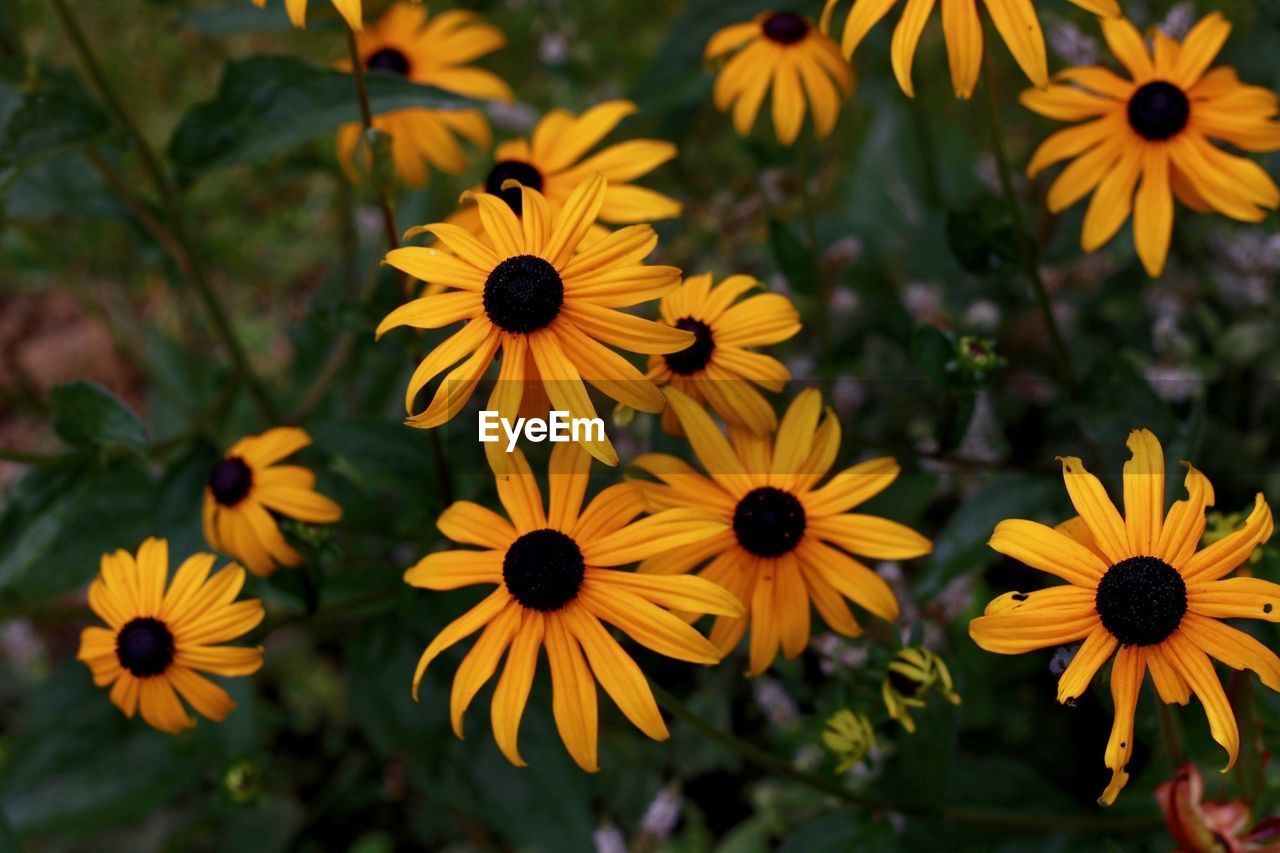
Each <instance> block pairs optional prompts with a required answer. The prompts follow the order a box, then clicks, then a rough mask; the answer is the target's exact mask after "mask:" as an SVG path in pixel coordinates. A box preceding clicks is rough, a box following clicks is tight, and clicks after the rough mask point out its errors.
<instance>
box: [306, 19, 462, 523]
mask: <svg viewBox="0 0 1280 853" xmlns="http://www.w3.org/2000/svg"><path fill="white" fill-rule="evenodd" d="M347 50H348V52H349V53H350V54H351V76H352V77H353V78H355V81H356V98H357V99H358V100H359V101H360V120H361V122H362V123H363V124H364V129H365V132H366V133H365V136H366V142H368V139H367V137H368V131H371V130H373V110H372V109H371V108H370V106H369V89H368V87H367V86H365V82H364V61H363V60H362V59H361V58H360V47H359V45H357V44H356V34H355V31H353V30H352V29H351V28H350V27H347ZM375 154H376V152H374V151H370V155H369V156H370V157H373V156H375ZM373 171H374V172H375V173H377V172H378V169H377V166H376V164H375V166H374V169H373ZM378 203H379V206H380V207H381V208H382V226H383V228H384V229H385V231H386V233H387V244H388V245H390V246H391V248H392V249H398V248H400V229H399V228H397V227H396V212H395V206H394V204H393V203H392V198H391V192H390V190H388V189H387V188H386V187H385V186H380V187H379V188H378ZM402 289H403V290H404V294H405V296H406V297H410V296H412V295H413V277H412V276H409V275H406V276H405V277H404V281H403V282H402ZM344 358H345V357H344ZM325 381H326V382H327V381H328V380H327V379H326V380H325ZM304 402H312V401H304ZM430 433H431V454H432V456H433V458H434V459H435V465H436V475H437V478H438V480H439V484H440V497H441V499H442V500H443V501H444V504H445V506H448V505H449V504H451V503H453V475H452V472H451V471H450V469H449V460H448V457H447V456H446V455H445V452H444V445H443V444H442V443H441V441H440V434H439V433H438V432H437V431H436V430H430Z"/></svg>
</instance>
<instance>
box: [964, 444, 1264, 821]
mask: <svg viewBox="0 0 1280 853" xmlns="http://www.w3.org/2000/svg"><path fill="white" fill-rule="evenodd" d="M1128 445H1129V449H1130V451H1131V452H1132V456H1131V458H1130V459H1129V461H1128V462H1126V463H1125V466H1124V516H1123V517H1122V516H1121V515H1120V513H1119V512H1118V511H1117V510H1116V507H1115V505H1114V504H1112V502H1111V500H1110V499H1109V498H1108V497H1107V493H1106V491H1105V490H1104V489H1103V487H1102V484H1101V483H1100V482H1099V481H1098V479H1097V478H1096V477H1094V476H1093V475H1092V474H1090V473H1089V472H1088V471H1086V470H1085V468H1084V465H1083V464H1081V462H1080V460H1079V459H1078V458H1076V457H1074V456H1067V457H1064V458H1063V459H1062V470H1063V478H1064V479H1065V480H1066V485H1067V493H1068V494H1069V495H1070V496H1071V502H1072V503H1073V504H1074V505H1075V508H1076V511H1077V512H1079V513H1080V515H1079V516H1078V517H1076V518H1073V519H1071V520H1070V521H1067V522H1065V523H1064V524H1061V525H1059V526H1058V527H1056V528H1053V527H1047V526H1046V525H1043V524H1039V523H1037V522H1034V521H1024V520H1021V519H1012V520H1008V521H1002V522H1001V523H1000V524H999V525H998V526H997V527H996V529H995V533H994V534H993V535H992V537H991V542H990V544H991V547H992V548H994V549H995V550H997V551H999V552H1000V553H1001V554H1004V555H1006V556H1009V557H1012V558H1014V559H1015V560H1019V561H1021V562H1023V563H1026V564H1027V565H1028V566H1031V567H1032V568H1034V569H1039V570H1040V571H1043V572H1048V573H1049V574H1051V575H1056V576H1057V577H1059V578H1062V579H1063V580H1065V581H1066V583H1065V584H1060V585H1058V586H1051V587H1048V588H1047V589H1042V590H1039V591H1037V592H1030V593H1023V592H1011V593H1007V594H1005V595H1002V596H1000V597H999V598H997V599H995V600H994V601H992V602H991V603H990V604H988V605H987V609H986V612H985V615H983V616H980V617H978V618H977V619H974V620H973V621H972V622H971V623H970V624H969V635H970V636H971V637H973V639H974V641H975V642H977V644H978V645H979V646H981V647H982V648H984V649H986V650H987V651H991V652H996V653H998V654H1021V653H1023V652H1029V651H1032V650H1034V649H1043V648H1050V647H1053V646H1061V645H1065V644H1067V643H1076V642H1079V641H1081V640H1083V641H1084V642H1083V644H1082V645H1081V646H1080V648H1079V650H1078V651H1076V653H1075V657H1073V658H1072V659H1071V663H1070V665H1069V666H1068V667H1067V669H1066V671H1065V672H1063V673H1062V677H1061V678H1060V679H1059V681H1058V701H1059V702H1064V703H1071V702H1074V701H1075V699H1076V698H1077V697H1079V696H1080V694H1081V693H1083V692H1084V691H1085V690H1086V689H1087V688H1088V686H1089V682H1090V681H1092V679H1093V676H1094V674H1096V673H1097V671H1098V670H1099V669H1100V668H1101V667H1102V665H1103V664H1105V663H1106V662H1107V661H1108V660H1109V659H1111V658H1112V657H1113V655H1114V662H1113V663H1112V665H1111V695H1112V698H1113V699H1114V700H1115V721H1114V723H1113V724H1112V728H1111V739H1110V740H1109V741H1108V742H1107V751H1106V765H1107V767H1108V768H1110V769H1111V783H1110V784H1109V785H1108V786H1107V788H1106V790H1105V791H1104V792H1103V794H1102V797H1101V798H1100V802H1102V803H1106V804H1110V803H1111V802H1113V801H1114V800H1115V798H1116V795H1117V794H1118V793H1119V792H1120V789H1121V788H1123V787H1124V785H1125V782H1127V781H1128V779H1129V774H1128V773H1127V772H1126V770H1125V765H1126V764H1128V763H1129V756H1130V755H1131V754H1132V753H1133V736H1134V734H1133V715H1134V710H1135V709H1136V707H1137V704H1138V693H1139V691H1140V689H1141V687H1142V682H1143V678H1144V674H1145V673H1146V672H1147V671H1148V670H1150V672H1151V679H1152V681H1154V682H1155V685H1156V691H1157V693H1158V694H1159V696H1160V699H1161V700H1162V701H1164V702H1166V703H1177V704H1179V705H1185V704H1186V703H1187V701H1188V700H1189V699H1190V698H1191V694H1192V693H1195V695H1196V696H1197V697H1198V698H1199V699H1200V702H1201V704H1202V705H1204V709H1205V713H1206V715H1207V716H1208V718H1209V730H1210V732H1211V733H1212V734H1213V738H1214V740H1216V741H1217V742H1218V743H1220V744H1222V746H1223V747H1224V748H1225V749H1226V750H1227V754H1228V755H1229V760H1228V762H1227V768H1228V769H1230V767H1231V765H1233V764H1235V760H1236V753H1237V751H1238V749H1239V746H1240V734H1239V731H1238V730H1237V728H1236V720H1235V717H1234V716H1233V714H1232V711H1231V705H1230V703H1229V702H1228V701H1227V697H1226V694H1225V693H1224V692H1223V690H1222V685H1221V684H1220V683H1219V681H1218V677H1217V675H1216V674H1215V673H1214V671H1213V663H1212V661H1211V660H1210V658H1211V657H1213V658H1217V659H1218V660H1220V661H1222V662H1223V663H1225V664H1226V665H1227V666H1229V667H1232V668H1233V669H1251V670H1253V671H1254V672H1256V673H1257V674H1258V675H1259V677H1261V679H1262V682H1263V683H1264V684H1266V685H1267V686H1268V687H1270V688H1271V689H1273V690H1280V658H1278V657H1276V655H1275V653H1274V652H1272V651H1271V650H1270V649H1268V648H1267V647H1266V646H1264V645H1263V644H1262V643H1260V642H1258V641H1257V640H1255V639H1254V638H1253V637H1251V636H1249V635H1248V634H1246V633H1244V632H1243V631H1239V630H1237V629H1235V628H1232V627H1231V626H1229V625H1227V624H1225V623H1224V622H1222V621H1220V620H1222V619H1230V618H1246V619H1265V620H1267V621H1270V622H1277V621H1280V585H1276V584H1274V583H1270V582H1268V581H1264V580H1259V579H1257V578H1226V575H1228V574H1230V573H1231V572H1233V571H1235V569H1236V568H1237V567H1238V566H1240V564H1241V563H1243V562H1244V561H1245V560H1247V559H1248V558H1249V555H1250V554H1251V553H1253V550H1254V549H1255V548H1256V547H1258V545H1260V544H1261V543H1263V542H1265V541H1267V539H1268V538H1270V536H1271V531H1272V528H1273V524H1272V519H1271V510H1270V508H1268V506H1267V504H1266V501H1265V500H1264V498H1263V496H1262V495H1261V494H1259V495H1258V496H1257V498H1256V499H1255V501H1254V507H1253V512H1252V513H1250V515H1249V518H1248V521H1247V522H1246V523H1245V526H1244V527H1243V528H1242V529H1240V530H1238V531H1236V532H1235V533H1232V534H1231V535H1230V536H1227V537H1225V538H1223V539H1220V540H1218V541H1217V542H1215V543H1213V544H1212V545H1209V546H1208V547H1206V548H1202V549H1199V550H1197V548H1198V546H1199V544H1200V537H1201V535H1202V534H1203V532H1204V527H1205V507H1208V506H1212V505H1213V487H1212V486H1211V485H1209V481H1208V480H1207V479H1206V478H1205V476H1204V475H1203V474H1201V473H1200V472H1199V471H1197V470H1196V469H1195V468H1193V467H1191V466H1190V465H1189V464H1186V463H1183V464H1186V467H1187V477H1186V488H1187V498H1186V500H1181V501H1177V502H1176V503H1174V504H1173V506H1172V507H1171V508H1170V509H1169V512H1168V515H1166V514H1165V513H1164V477H1165V475H1164V452H1163V451H1162V450H1161V448H1160V442H1159V441H1157V440H1156V437H1155V436H1154V435H1152V434H1151V433H1150V432H1148V431H1147V430H1135V431H1134V432H1133V433H1131V434H1130V435H1129V441H1128ZM1224 578H1226V579H1224ZM1224 772H1225V771H1224Z"/></svg>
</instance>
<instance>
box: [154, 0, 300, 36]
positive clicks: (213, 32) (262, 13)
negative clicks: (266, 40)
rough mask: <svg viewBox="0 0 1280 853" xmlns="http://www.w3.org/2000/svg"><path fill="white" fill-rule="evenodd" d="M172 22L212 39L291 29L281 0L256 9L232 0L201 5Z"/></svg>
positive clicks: (291, 25) (250, 5)
mask: <svg viewBox="0 0 1280 853" xmlns="http://www.w3.org/2000/svg"><path fill="white" fill-rule="evenodd" d="M176 23H177V24H178V26H180V27H187V28H189V29H192V30H195V31H196V32H198V33H200V34H201V35H205V36H210V37H212V38H224V37H226V36H236V35H243V34H245V33H275V32H283V31H285V30H289V29H292V27H293V24H292V23H290V21H289V15H288V13H286V12H285V8H284V3H268V4H267V5H266V6H265V7H263V8H261V9H258V8H256V7H254V6H253V5H252V4H249V3H241V2H238V0H232V2H231V3H228V4H227V5H225V6H202V7H199V8H195V9H188V10H186V11H184V12H183V13H182V14H180V15H179V16H178V18H177V21H176Z"/></svg>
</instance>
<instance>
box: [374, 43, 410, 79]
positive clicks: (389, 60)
mask: <svg viewBox="0 0 1280 853" xmlns="http://www.w3.org/2000/svg"><path fill="white" fill-rule="evenodd" d="M364 67H365V68H367V69H368V70H370V71H388V72H390V73H392V74H399V75H400V76H401V77H408V76H409V57H407V56H405V55H404V54H403V53H401V52H400V51H398V50H396V49H395V48H394V47H384V48H382V49H381V50H378V51H376V52H375V53H373V54H372V55H370V56H369V58H368V59H366V60H365V61H364Z"/></svg>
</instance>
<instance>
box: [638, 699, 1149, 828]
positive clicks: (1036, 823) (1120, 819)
mask: <svg viewBox="0 0 1280 853" xmlns="http://www.w3.org/2000/svg"><path fill="white" fill-rule="evenodd" d="M650 686H651V687H652V688H653V694H654V696H655V697H656V698H657V700H658V704H660V705H662V707H664V708H666V709H667V711H669V712H670V713H671V715H672V716H674V717H676V718H677V719H678V720H680V721H681V722H684V723H686V724H688V725H689V727H690V728H692V729H694V730H696V731H697V732H698V733H700V734H702V735H704V736H706V737H708V738H710V739H711V740H713V741H715V742H716V743H718V744H720V745H721V746H723V747H725V748H726V749H728V750H729V751H731V752H733V753H735V754H737V755H738V756H739V757H741V758H743V759H745V760H747V761H749V762H751V763H752V764H755V765H757V766H758V767H761V768H763V769H765V770H768V771H770V772H772V773H776V774H777V775H779V776H783V777H785V778H787V779H790V780H792V781H793V782H798V783H800V784H801V785H805V786H806V787H809V788H812V789H813V790H815V791H818V792H819V793H823V794H826V795H828V796H831V797H834V798H836V799H838V800H841V801H842V802H844V803H847V804H849V805H852V806H860V807H863V808H867V809H872V810H876V811H892V812H898V813H900V814H906V815H912V816H915V817H921V818H926V819H928V818H934V819H938V820H943V821H946V822H947V823H954V824H959V825H966V826H980V827H985V828H988V829H998V830H1005V831H1008V832H1039V833H1049V832H1078V833H1099V834H1101V833H1116V832H1141V831H1145V830H1149V829H1152V828H1154V827H1156V826H1159V825H1160V823H1161V819H1160V816H1159V815H1155V814H1150V815H1122V816H1116V817H1091V816H1076V815H1052V814H1028V813H1024V812H1008V811H1003V810H1000V809H972V808H961V807H945V808H942V809H938V810H928V809H923V808H920V807H917V806H912V805H905V804H902V803H895V802H893V801H891V800H887V799H885V798H883V797H877V796H874V795H871V794H864V793H861V792H859V791H853V790H850V789H848V788H846V787H845V786H843V785H841V784H840V783H839V782H837V781H836V780H834V779H829V778H827V777H825V776H820V775H818V774H816V773H810V772H809V771H807V770H801V769H800V768H798V767H795V766H794V765H792V764H791V763H790V762H788V761H786V760H785V759H782V758H780V757H779V756H777V755H774V754H773V753H771V752H769V751H768V750H765V749H761V748H760V747H758V746H756V745H755V744H753V743H750V742H749V741H745V740H743V739H742V738H740V737H738V736H737V735H734V734H731V733H729V732H726V731H724V730H722V729H719V728H717V727H716V726H713V725H712V724H711V723H709V722H707V721H706V720H704V719H702V718H701V717H700V716H698V715H697V714H696V713H694V712H693V711H692V710H690V709H689V707H688V706H686V705H685V704H684V703H683V702H681V701H680V700H679V699H677V698H676V697H675V696H673V695H671V694H670V693H669V692H667V691H666V690H664V689H663V688H661V687H659V686H658V685H656V684H651V685H650Z"/></svg>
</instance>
